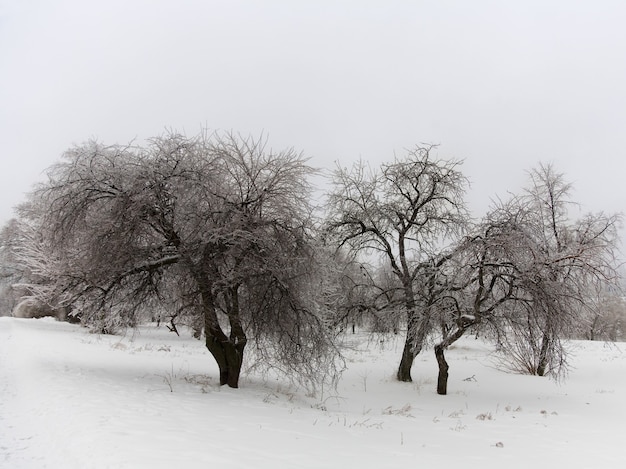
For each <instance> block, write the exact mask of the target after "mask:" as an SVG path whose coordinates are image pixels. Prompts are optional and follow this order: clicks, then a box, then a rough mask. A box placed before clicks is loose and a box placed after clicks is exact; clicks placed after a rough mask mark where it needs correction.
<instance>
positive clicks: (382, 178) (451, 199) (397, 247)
mask: <svg viewBox="0 0 626 469" xmlns="http://www.w3.org/2000/svg"><path fill="white" fill-rule="evenodd" d="M433 151H434V147H432V146H427V147H416V148H415V149H413V150H411V151H409V152H408V154H407V155H406V157H405V158H404V159H397V158H396V159H395V161H394V162H393V163H389V164H383V165H382V166H381V168H380V171H371V170H369V169H368V168H367V167H366V165H365V164H364V163H363V162H359V163H357V164H356V165H355V166H354V167H353V168H352V169H350V170H348V169H345V168H338V169H337V170H336V171H335V173H334V176H333V180H332V183H333V189H332V191H331V193H330V196H329V219H328V223H327V227H328V232H329V233H330V234H331V235H332V236H334V237H335V239H336V240H337V244H338V245H339V246H342V247H349V248H350V250H351V251H352V252H353V253H357V254H358V253H363V254H366V255H374V256H379V257H380V258H381V259H382V261H383V262H384V263H385V264H386V265H388V266H389V268H390V269H391V272H393V275H394V276H395V278H396V279H397V284H396V285H397V286H394V287H392V288H394V291H389V290H388V289H387V288H385V287H384V286H382V285H379V286H378V287H379V291H380V294H379V296H378V298H379V300H385V299H387V301H388V304H386V305H385V307H386V309H387V311H390V312H392V311H397V310H399V309H400V310H402V311H403V313H404V315H405V320H406V324H407V336H406V341H405V346H404V350H403V353H402V359H401V361H400V365H399V368H398V373H397V377H398V379H399V380H401V381H411V366H412V364H413V360H414V358H415V356H416V355H417V354H418V353H419V352H420V351H421V349H422V347H423V344H424V341H425V339H426V336H427V334H428V332H429V328H430V317H429V316H428V313H427V310H424V309H423V308H421V307H420V305H419V300H418V298H417V296H416V295H417V292H416V288H415V285H416V281H417V280H418V279H419V277H420V276H421V275H422V273H423V269H424V267H425V266H428V265H429V264H430V259H431V258H432V257H433V255H434V253H437V252H439V250H440V249H441V246H442V243H444V242H445V241H446V240H447V238H448V237H449V236H451V235H456V234H458V233H459V232H460V231H461V230H462V228H463V226H464V224H465V223H466V222H467V218H468V216H467V212H466V209H465V203H464V200H463V196H464V192H465V188H466V186H467V180H466V179H465V177H464V176H463V175H462V173H461V172H460V171H459V165H460V162H458V161H446V160H440V159H436V158H434V157H433V154H432V153H433Z"/></svg>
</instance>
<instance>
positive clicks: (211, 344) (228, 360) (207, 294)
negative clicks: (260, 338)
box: [198, 275, 246, 388]
mask: <svg viewBox="0 0 626 469" xmlns="http://www.w3.org/2000/svg"><path fill="white" fill-rule="evenodd" d="M198 278H199V281H198V285H199V286H200V291H201V293H202V303H203V304H202V310H203V315H204V335H205V337H206V348H207V349H208V350H209V352H210V353H211V355H213V358H215V361H216V362H217V366H218V368H219V370H220V386H223V385H228V386H230V387H231V388H238V387H239V375H240V374H241V365H242V364H243V351H244V349H245V347H246V338H245V334H243V329H241V326H240V324H238V323H237V325H236V326H235V327H234V326H233V322H232V320H231V329H232V330H231V335H230V338H229V337H228V336H226V334H225V333H224V331H223V330H222V328H221V326H220V324H219V321H218V319H217V314H216V312H215V302H214V298H213V296H212V294H211V290H210V287H209V282H208V280H207V279H206V277H205V276H203V275H199V276H198Z"/></svg>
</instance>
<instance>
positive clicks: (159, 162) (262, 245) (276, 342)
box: [22, 133, 336, 387]
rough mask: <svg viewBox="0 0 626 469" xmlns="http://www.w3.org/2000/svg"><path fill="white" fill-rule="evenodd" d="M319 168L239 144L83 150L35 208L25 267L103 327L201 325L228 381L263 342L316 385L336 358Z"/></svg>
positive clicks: (179, 142) (252, 142)
mask: <svg viewBox="0 0 626 469" xmlns="http://www.w3.org/2000/svg"><path fill="white" fill-rule="evenodd" d="M312 172H313V170H312V169H311V168H310V167H309V166H307V164H306V160H305V159H304V158H303V157H302V156H301V155H300V154H297V153H296V152H294V151H293V150H291V149H289V150H285V151H282V152H278V153H274V152H272V151H268V150H267V149H266V147H265V140H263V139H253V138H241V137H239V136H235V135H232V134H212V135H208V134H204V133H203V134H201V135H199V136H197V137H194V138H187V137H184V136H182V135H177V134H169V135H166V136H163V137H159V138H155V139H153V140H151V141H150V142H149V144H148V145H147V146H146V147H144V148H142V147H137V146H119V145H113V146H104V145H102V144H99V143H96V142H90V143H87V144H85V145H81V146H77V147H75V148H72V149H70V150H68V151H67V152H66V153H65V155H64V160H63V161H62V162H61V163H59V164H58V165H56V166H54V167H52V168H51V170H50V171H49V175H48V177H49V180H48V181H47V182H46V183H45V184H42V185H41V186H40V187H39V188H37V190H36V191H34V193H33V194H32V197H31V200H30V203H29V204H26V205H25V206H24V207H23V210H22V216H23V217H24V218H25V219H28V220H29V222H30V223H31V224H33V225H36V226H37V227H38V231H39V233H40V235H41V237H42V243H41V244H40V245H39V247H38V248H37V249H32V251H34V254H32V255H30V256H27V257H26V258H25V259H24V262H26V263H28V262H30V263H32V264H33V265H38V268H39V269H40V270H43V271H45V275H46V276H47V277H48V278H52V279H54V284H53V285H52V287H53V290H54V294H55V295H61V296H62V297H63V298H64V299H65V301H66V302H71V303H73V304H74V305H75V308H76V309H78V310H80V311H82V314H83V317H84V320H85V321H88V322H89V321H91V322H94V321H95V322H96V323H97V324H99V326H98V327H100V328H102V327H104V328H105V329H106V328H107V327H109V326H115V325H116V324H117V325H122V326H123V325H128V324H131V325H132V324H134V323H136V319H137V318H136V316H137V314H139V313H141V312H142V310H145V309H146V307H148V308H151V307H153V306H154V305H156V304H160V305H161V307H162V308H163V307H166V308H167V309H169V310H170V311H172V312H173V314H183V313H184V314H186V315H188V316H190V317H192V318H196V319H197V320H198V321H200V323H201V324H202V326H203V328H204V335H205V340H206V347H207V349H208V350H209V351H210V353H211V354H212V355H213V357H214V358H215V360H216V362H217V364H218V366H219V370H220V384H226V385H228V386H231V387H237V386H238V383H239V377H240V372H241V367H242V362H243V359H244V349H246V345H247V344H248V342H249V340H252V342H253V343H254V344H255V346H256V351H257V354H256V357H257V359H258V360H261V361H267V362H268V363H275V364H277V365H279V367H280V369H282V370H288V371H293V372H297V373H300V374H301V375H302V376H304V377H305V378H311V379H316V378H318V377H320V375H323V373H325V372H332V371H333V369H334V368H333V366H334V357H335V352H336V350H335V348H334V346H333V342H332V336H331V330H330V328H329V327H328V324H330V323H332V318H330V312H329V309H328V308H327V307H326V306H325V304H324V302H323V301H321V300H320V298H321V297H322V294H323V293H324V292H323V289H324V288H326V287H327V286H328V285H329V283H332V280H331V279H330V278H328V276H326V277H325V276H324V275H323V274H322V270H321V269H322V267H323V265H322V264H320V263H319V262H318V258H317V256H316V247H315V246H316V244H315V243H316V242H315V239H314V237H313V232H312V228H313V225H312V218H311V207H310V202H309V193H310V187H309V185H308V183H307V178H308V177H309V176H310V175H311V174H312ZM329 288H330V287H329ZM40 293H41V294H42V295H48V294H50V292H46V291H41V292H40Z"/></svg>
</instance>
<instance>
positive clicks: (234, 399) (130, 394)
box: [0, 317, 626, 469]
mask: <svg viewBox="0 0 626 469" xmlns="http://www.w3.org/2000/svg"><path fill="white" fill-rule="evenodd" d="M345 340H346V343H347V344H348V345H350V348H349V352H347V370H346V371H345V373H344V375H343V377H342V379H341V381H340V383H339V385H338V388H337V389H336V390H329V389H327V390H325V391H324V392H323V393H321V392H320V393H318V394H317V395H315V396H313V395H311V394H310V393H309V392H307V391H306V390H303V389H296V388H294V387H292V386H290V385H289V384H288V383H285V382H282V381H280V380H277V379H275V378H271V377H267V376H266V377H263V376H256V375H254V374H252V375H247V376H246V377H244V378H243V379H242V381H241V388H240V389H236V390H235V389H229V388H226V387H219V386H218V384H217V369H216V366H215V365H214V363H213V361H212V359H211V357H210V355H209V354H208V352H207V351H206V349H205V348H204V347H203V344H202V342H200V341H197V340H194V339H193V338H191V336H190V334H181V336H180V337H177V336H176V335H175V334H172V333H170V332H168V331H167V329H166V328H164V327H161V328H156V327H155V326H146V327H142V328H140V329H139V330H137V331H136V332H129V333H128V334H127V335H126V336H124V337H121V336H100V335H94V334H90V333H88V332H87V331H85V330H84V329H81V328H80V327H79V326H76V325H71V324H68V323H63V322H56V321H54V320H52V319H16V318H6V317H2V318H0V396H1V400H0V467H1V468H7V469H19V468H64V469H71V468H81V469H82V468H96V469H97V468H151V469H158V468H168V469H169V468H172V467H175V468H200V467H202V468H206V467H216V466H217V465H219V467H222V468H247V467H254V468H258V469H264V468H272V469H276V468H321V467H324V468H339V467H341V468H346V467H358V468H370V467H371V468H386V467H399V465H410V466H405V467H418V466H419V467H433V466H434V465H435V464H437V465H439V467H461V466H463V467H481V468H491V467H493V468H496V467H498V468H501V467H507V468H516V467H524V468H528V467H549V466H553V467H568V468H582V467H594V468H595V467H603V468H613V467H615V468H617V467H619V468H622V467H626V465H625V463H626V451H624V449H623V448H622V447H621V445H622V444H623V441H624V436H625V431H624V421H625V420H626V400H625V399H624V396H626V393H625V391H626V353H624V352H625V348H624V345H623V344H618V345H615V344H604V343H595V342H576V343H574V344H573V346H574V347H575V352H574V356H573V357H572V364H573V369H572V370H571V372H570V375H569V377H568V378H567V379H566V380H564V381H562V382H555V381H553V380H549V379H546V378H539V377H533V376H520V375H514V374H509V373H506V372H504V371H500V370H498V369H497V368H496V367H495V366H494V361H493V360H492V358H491V356H490V354H491V351H490V348H489V347H488V346H487V345H486V344H484V343H482V342H480V341H479V340H475V339H473V338H467V339H462V340H460V341H459V342H458V343H457V344H458V345H457V344H455V346H454V347H453V348H451V349H450V350H449V352H448V353H447V355H446V357H447V359H448V361H449V363H450V381H449V384H448V391H449V395H447V396H439V395H437V394H436V393H435V382H436V373H437V367H436V363H435V360H434V357H433V356H432V353H431V352H429V353H424V354H422V355H420V356H418V359H417V361H416V363H415V365H414V367H413V371H412V374H413V377H414V382H413V383H400V382H397V381H395V380H394V379H393V374H394V371H395V368H396V365H397V361H398V360H399V357H400V351H401V345H402V344H401V342H400V341H399V340H398V341H394V340H389V339H388V340H386V341H383V342H380V341H379V340H373V339H368V338H367V337H366V336H364V335H358V334H357V335H347V336H346V339H345Z"/></svg>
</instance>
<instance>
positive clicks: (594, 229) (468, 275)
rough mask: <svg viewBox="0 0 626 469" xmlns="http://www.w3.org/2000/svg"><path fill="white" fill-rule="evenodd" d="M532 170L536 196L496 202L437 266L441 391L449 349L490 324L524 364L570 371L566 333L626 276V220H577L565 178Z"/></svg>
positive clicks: (509, 356)
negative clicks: (625, 249)
mask: <svg viewBox="0 0 626 469" xmlns="http://www.w3.org/2000/svg"><path fill="white" fill-rule="evenodd" d="M531 176H532V179H531V180H532V182H533V185H532V188H531V189H530V190H529V191H528V193H526V194H524V195H523V196H520V197H512V198H511V200H509V201H508V202H506V203H498V204H497V205H496V206H494V207H493V208H492V210H491V211H490V212H489V213H488V214H487V215H486V216H485V217H484V219H483V220H482V222H481V223H480V224H478V225H477V226H476V227H475V228H474V229H473V233H472V234H471V236H468V237H467V238H465V239H464V240H463V241H462V242H461V243H460V244H459V245H458V246H457V247H456V248H455V249H454V250H453V251H452V252H451V253H450V254H449V256H448V257H447V258H442V259H443V260H445V262H444V263H442V264H441V268H440V269H438V270H437V271H436V277H435V278H436V282H435V284H436V285H437V286H438V287H437V295H436V298H438V299H437V302H436V303H433V304H434V305H435V306H436V308H435V310H434V311H435V312H436V314H438V316H439V317H440V318H441V319H440V320H441V322H442V324H443V327H442V339H441V341H440V342H439V343H437V344H436V345H435V356H436V358H437V362H438V365H439V379H438V384H437V392H438V393H440V394H446V392H447V379H448V369H449V367H448V364H447V362H446V360H445V356H444V352H445V350H446V348H448V347H449V346H450V345H451V344H452V343H454V342H455V341H456V340H458V339H459V338H460V337H462V336H463V334H464V333H465V332H466V331H467V330H469V329H470V328H474V329H476V328H482V329H487V330H488V332H489V335H490V336H491V337H492V338H494V339H495V340H496V341H497V344H498V348H499V350H500V351H501V352H502V353H503V354H504V357H505V358H504V360H506V361H507V362H508V363H509V364H510V367H511V368H513V369H515V370H516V371H523V372H527V373H532V374H537V375H540V376H543V375H545V374H548V373H550V374H554V375H558V374H560V373H562V372H563V371H564V370H565V369H566V365H567V353H566V352H567V351H566V348H565V344H564V342H563V339H564V338H566V337H568V336H570V335H571V332H572V331H573V330H574V329H576V328H577V327H578V326H579V324H580V323H581V322H582V321H583V320H584V316H583V313H584V312H585V311H594V310H595V309H596V308H597V305H598V304H599V303H598V293H599V292H601V291H603V289H605V288H606V285H607V284H610V283H611V282H614V281H615V280H616V279H617V273H616V270H615V268H616V262H615V250H616V243H617V236H616V234H617V233H616V228H617V224H618V222H619V217H618V216H616V215H613V216H606V215H604V214H589V215H586V216H584V217H583V218H582V219H580V220H571V219H570V218H569V216H568V212H567V205H568V202H567V201H566V199H565V197H566V195H567V194H568V191H569V186H568V185H567V184H565V183H564V181H563V177H562V175H559V174H556V173H555V172H554V171H553V169H552V168H551V167H549V166H548V167H546V166H541V167H540V168H539V169H537V170H534V171H533V172H532V173H531Z"/></svg>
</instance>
